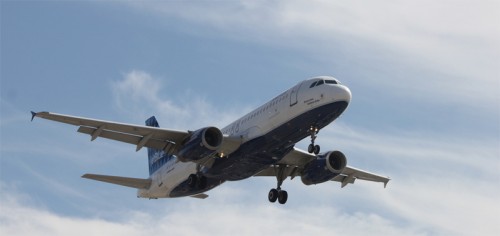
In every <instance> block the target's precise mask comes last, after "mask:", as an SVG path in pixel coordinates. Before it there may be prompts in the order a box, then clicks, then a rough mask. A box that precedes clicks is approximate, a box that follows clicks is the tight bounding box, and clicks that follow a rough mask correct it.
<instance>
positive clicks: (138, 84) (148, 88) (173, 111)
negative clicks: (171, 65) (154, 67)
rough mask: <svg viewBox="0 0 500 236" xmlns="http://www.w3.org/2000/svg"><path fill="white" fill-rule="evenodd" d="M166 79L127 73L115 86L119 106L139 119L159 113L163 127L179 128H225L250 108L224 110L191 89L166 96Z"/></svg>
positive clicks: (140, 72) (114, 92) (114, 91)
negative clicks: (213, 126)
mask: <svg viewBox="0 0 500 236" xmlns="http://www.w3.org/2000/svg"><path fill="white" fill-rule="evenodd" d="M166 82H167V80H166V79H164V80H162V79H161V78H158V77H153V76H152V75H151V74H149V73H147V72H145V71H140V70H133V71H131V72H129V73H126V74H125V75H124V77H123V78H122V79H121V80H118V81H115V82H113V83H112V85H111V87H112V91H113V94H114V98H115V99H114V101H115V105H116V108H117V109H118V110H119V111H120V112H124V113H126V114H127V115H130V116H132V117H135V119H136V120H140V119H144V117H149V116H151V115H157V119H158V120H159V122H160V126H162V125H164V126H168V127H169V128H177V129H181V128H182V129H196V128H201V127H204V126H208V125H216V126H218V127H219V128H222V127H223V126H224V125H227V124H229V122H231V121H233V120H235V119H236V118H237V117H238V116H240V115H241V114H243V112H245V111H247V110H249V108H235V109H232V110H228V111H222V110H221V109H220V108H219V107H217V106H215V105H213V104H211V103H209V102H207V101H206V98H205V97H203V95H200V94H196V93H194V92H193V91H190V90H186V91H184V92H176V93H173V94H176V95H162V94H168V93H167V88H165V83H166ZM170 91H171V90H170ZM179 94H180V95H179ZM174 96H175V97H174Z"/></svg>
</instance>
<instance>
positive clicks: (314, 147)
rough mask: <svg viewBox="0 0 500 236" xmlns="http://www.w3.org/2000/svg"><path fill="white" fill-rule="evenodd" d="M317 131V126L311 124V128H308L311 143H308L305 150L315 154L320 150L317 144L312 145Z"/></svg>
mask: <svg viewBox="0 0 500 236" xmlns="http://www.w3.org/2000/svg"><path fill="white" fill-rule="evenodd" d="M318 132H319V128H318V127H316V126H311V128H309V133H310V135H311V144H309V147H308V148H307V151H308V152H309V153H314V154H316V155H317V154H318V153H319V151H320V147H319V145H314V140H316V137H318Z"/></svg>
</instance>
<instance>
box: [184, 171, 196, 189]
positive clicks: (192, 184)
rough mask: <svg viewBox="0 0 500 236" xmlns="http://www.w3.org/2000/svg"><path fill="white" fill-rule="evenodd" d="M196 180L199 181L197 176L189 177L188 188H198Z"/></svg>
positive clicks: (191, 175)
mask: <svg viewBox="0 0 500 236" xmlns="http://www.w3.org/2000/svg"><path fill="white" fill-rule="evenodd" d="M196 180H198V177H197V176H196V175H195V174H190V175H189V177H188V182H187V183H188V186H189V187H191V188H194V187H195V186H196V182H197V181H196Z"/></svg>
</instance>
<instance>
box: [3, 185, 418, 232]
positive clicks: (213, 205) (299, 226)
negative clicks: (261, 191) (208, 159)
mask: <svg viewBox="0 0 500 236" xmlns="http://www.w3.org/2000/svg"><path fill="white" fill-rule="evenodd" d="M0 196H1V200H2V207H1V211H0V226H1V227H0V233H1V234H2V235H89V234H90V235H95V234H99V235H101V234H105V235H154V234H165V233H168V234H172V235H233V234H235V233H237V234H238V235H256V234H261V233H262V232H266V233H269V234H287V235H304V234H311V233H313V234H321V235H324V234H331V233H334V234H350V235H364V234H365V233H366V232H370V233H371V234H374V235H401V234H404V235H418V234H419V233H418V231H416V230H414V229H411V228H409V229H408V228H405V227H402V228H399V227H398V226H397V225H395V224H394V223H392V222H391V221H390V220H388V219H385V218H383V217H381V216H379V215H376V214H372V213H361V212H359V213H354V214H345V213H341V212H339V211H337V210H336V209H335V208H332V207H307V208H305V207H299V208H298V209H290V208H286V207H284V206H281V205H271V204H264V205H262V204H259V205H255V204H252V203H250V204H248V205H247V204H245V203H241V204H235V203H234V202H229V203H227V202H223V201H215V202H214V201H211V202H207V201H201V200H193V201H191V202H189V203H187V202H185V203H186V204H184V205H182V206H177V207H169V209H168V212H167V211H164V210H162V208H163V207H162V205H163V204H165V203H164V202H157V203H158V206H159V207H158V208H157V209H156V210H157V212H155V213H148V212H141V211H135V212H134V211H127V210H125V211H124V212H123V213H124V215H125V217H124V219H122V220H106V219H100V218H80V217H69V216H62V215H58V214H55V213H53V212H51V211H49V210H47V209H43V208H40V207H36V206H33V205H30V204H29V203H27V201H26V197H25V196H19V195H18V194H17V193H15V192H13V191H12V189H9V188H6V187H5V186H3V187H2V191H1V195H0ZM20 198H21V199H22V198H24V200H19V199H20ZM298 212H300V213H298Z"/></svg>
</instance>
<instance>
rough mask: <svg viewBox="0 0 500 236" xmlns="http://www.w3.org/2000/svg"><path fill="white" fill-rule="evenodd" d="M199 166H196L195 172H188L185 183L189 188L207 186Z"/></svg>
mask: <svg viewBox="0 0 500 236" xmlns="http://www.w3.org/2000/svg"><path fill="white" fill-rule="evenodd" d="M200 170H201V166H200V165H197V166H196V174H190V175H189V177H188V180H187V184H188V186H189V187H190V188H197V189H204V188H206V187H207V177H205V176H203V175H202V174H201V172H200Z"/></svg>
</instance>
